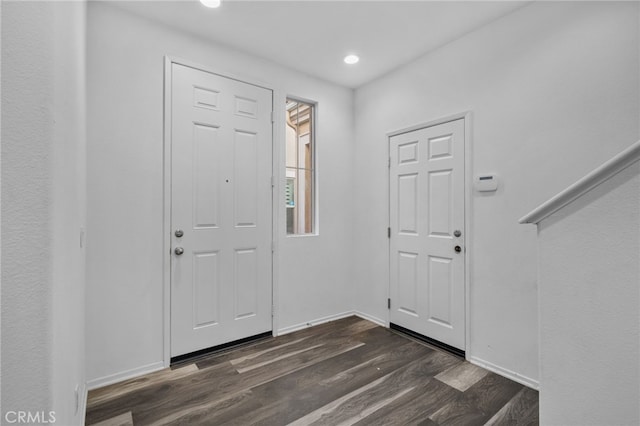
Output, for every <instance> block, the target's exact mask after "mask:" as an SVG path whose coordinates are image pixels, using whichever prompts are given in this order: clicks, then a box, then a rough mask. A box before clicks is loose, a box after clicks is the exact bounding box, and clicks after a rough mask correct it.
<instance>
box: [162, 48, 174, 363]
mask: <svg viewBox="0 0 640 426" xmlns="http://www.w3.org/2000/svg"><path fill="white" fill-rule="evenodd" d="M171 64H172V61H171V58H169V57H168V56H165V57H164V96H163V102H164V117H163V120H164V132H163V134H162V144H163V148H164V149H163V169H162V172H163V173H162V174H163V177H164V180H163V182H162V184H163V191H162V197H163V200H162V206H163V209H164V210H163V211H162V222H163V224H162V300H163V304H162V324H163V330H162V358H163V361H164V363H163V366H164V367H169V364H170V363H171V102H172V99H171Z"/></svg>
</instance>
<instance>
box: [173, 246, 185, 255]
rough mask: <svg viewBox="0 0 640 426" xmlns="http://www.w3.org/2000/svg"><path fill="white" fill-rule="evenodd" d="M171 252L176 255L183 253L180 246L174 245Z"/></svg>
mask: <svg viewBox="0 0 640 426" xmlns="http://www.w3.org/2000/svg"><path fill="white" fill-rule="evenodd" d="M173 252H174V253H175V254H176V256H180V255H182V253H184V249H183V248H182V247H176V249H175V250H174V251H173Z"/></svg>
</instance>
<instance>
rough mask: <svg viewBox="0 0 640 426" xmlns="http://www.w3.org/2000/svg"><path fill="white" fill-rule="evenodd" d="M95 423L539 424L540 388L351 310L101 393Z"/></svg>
mask: <svg viewBox="0 0 640 426" xmlns="http://www.w3.org/2000/svg"><path fill="white" fill-rule="evenodd" d="M86 424H87V425H88V426H92V425H99V426H131V425H135V426H138V425H296V426H302V425H305V426H306V425H332V426H333V425H358V426H364V425H367V426H368V425H483V424H488V425H537V424H538V393H537V392H536V391H534V390H531V389H529V388H526V387H524V386H522V385H520V384H518V383H515V382H513V381H510V380H508V379H505V378H504V377H501V376H498V375H496V374H494V373H491V372H489V371H486V370H484V369H482V368H479V367H476V366H474V365H472V364H469V363H468V362H466V361H464V360H462V359H460V358H458V357H456V356H453V355H450V354H448V353H445V352H442V351H440V350H438V349H434V348H431V347H429V346H427V345H425V344H422V343H420V342H416V341H415V340H413V339H409V338H407V337H405V336H403V335H400V334H398V333H396V332H394V331H391V330H388V329H385V328H383V327H380V326H377V325H375V324H373V323H371V322H368V321H365V320H363V319H360V318H358V317H349V318H345V319H342V320H338V321H334V322H330V323H326V324H321V325H318V326H315V327H310V328H308V329H305V330H301V331H298V332H295V333H291V334H286V335H284V336H280V337H277V338H270V339H266V340H262V341H259V342H254V343H251V344H249V345H246V346H243V347H239V348H235V349H232V350H229V351H226V352H222V353H217V354H213V355H209V356H206V357H203V358H199V359H196V360H195V361H192V362H190V363H186V364H182V365H178V366H174V367H172V368H171V369H166V370H162V371H159V372H156V373H152V374H149V375H146V376H143V377H138V378H135V379H131V380H127V381H125V382H122V383H117V384H114V385H110V386H106V387H104V388H100V389H96V390H93V391H91V392H89V399H88V402H87V414H86Z"/></svg>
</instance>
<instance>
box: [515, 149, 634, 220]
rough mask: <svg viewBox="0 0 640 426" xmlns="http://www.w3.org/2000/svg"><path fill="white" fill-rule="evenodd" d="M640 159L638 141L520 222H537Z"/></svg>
mask: <svg viewBox="0 0 640 426" xmlns="http://www.w3.org/2000/svg"><path fill="white" fill-rule="evenodd" d="M637 161H640V141H638V142H636V143H634V144H633V145H631V146H630V147H628V148H627V149H625V150H624V151H622V152H620V153H619V154H618V155H616V156H615V157H613V158H612V159H610V160H609V161H607V162H605V163H603V164H602V165H600V166H599V167H597V168H595V169H594V170H593V171H592V172H591V173H589V174H587V175H586V176H585V177H583V178H582V179H580V180H578V181H577V182H576V183H574V184H573V185H571V186H569V187H568V188H567V189H565V190H564V191H562V192H560V193H559V194H558V195H556V196H554V197H552V198H551V199H549V200H548V201H546V202H544V203H543V204H541V205H540V206H539V207H537V208H536V209H534V210H533V211H531V212H530V213H529V214H527V215H525V216H523V217H522V218H520V220H519V221H518V222H520V223H523V224H524V223H534V224H535V223H539V222H540V221H541V220H543V219H545V218H547V217H549V216H550V215H552V214H553V213H555V212H556V211H558V210H560V209H561V208H563V207H564V206H566V205H567V204H569V203H571V202H572V201H573V200H575V199H576V198H578V197H580V196H582V195H583V194H585V193H586V192H588V191H590V190H591V189H593V188H595V187H596V186H598V185H600V184H601V183H603V182H604V181H606V180H608V179H610V178H612V177H613V176H615V175H616V174H618V173H620V172H621V171H622V170H624V169H626V168H627V167H629V166H630V165H632V164H633V163H635V162H637Z"/></svg>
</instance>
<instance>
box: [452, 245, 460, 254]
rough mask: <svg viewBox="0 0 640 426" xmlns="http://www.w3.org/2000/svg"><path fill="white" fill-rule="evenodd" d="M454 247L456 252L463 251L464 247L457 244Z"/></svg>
mask: <svg viewBox="0 0 640 426" xmlns="http://www.w3.org/2000/svg"><path fill="white" fill-rule="evenodd" d="M453 249H454V250H455V251H456V253H460V252H461V251H462V247H460V246H455V247H454V248H453Z"/></svg>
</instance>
